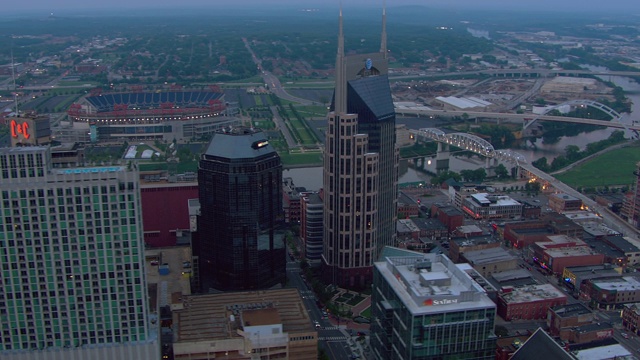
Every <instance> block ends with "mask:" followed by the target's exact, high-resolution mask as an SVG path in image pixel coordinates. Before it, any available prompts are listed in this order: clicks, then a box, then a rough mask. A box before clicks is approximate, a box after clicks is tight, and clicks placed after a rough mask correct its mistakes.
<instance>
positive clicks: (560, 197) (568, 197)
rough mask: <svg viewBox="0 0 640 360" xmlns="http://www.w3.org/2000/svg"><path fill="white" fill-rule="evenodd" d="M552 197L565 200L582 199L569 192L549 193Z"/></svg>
mask: <svg viewBox="0 0 640 360" xmlns="http://www.w3.org/2000/svg"><path fill="white" fill-rule="evenodd" d="M549 197H550V198H556V199H560V200H563V201H581V200H580V199H578V198H577V197H573V196H571V195H567V194H562V193H560V194H551V195H549Z"/></svg>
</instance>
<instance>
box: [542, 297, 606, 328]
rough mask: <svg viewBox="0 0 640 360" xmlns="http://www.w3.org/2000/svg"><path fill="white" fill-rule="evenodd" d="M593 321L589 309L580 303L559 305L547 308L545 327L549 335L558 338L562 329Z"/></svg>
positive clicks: (593, 316) (592, 315)
mask: <svg viewBox="0 0 640 360" xmlns="http://www.w3.org/2000/svg"><path fill="white" fill-rule="evenodd" d="M594 319H595V315H594V313H593V312H592V311H591V309H589V308H588V307H586V306H584V305H583V304H581V303H576V304H568V305H559V306H553V307H550V308H549V312H548V316H547V326H548V327H549V333H550V334H551V335H553V336H560V334H561V332H562V330H563V329H569V328H572V327H576V326H581V325H586V324H591V323H592V322H593V320H594Z"/></svg>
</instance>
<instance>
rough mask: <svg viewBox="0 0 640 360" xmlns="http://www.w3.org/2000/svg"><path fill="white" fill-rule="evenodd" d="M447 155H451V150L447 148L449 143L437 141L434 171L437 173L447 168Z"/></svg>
mask: <svg viewBox="0 0 640 360" xmlns="http://www.w3.org/2000/svg"><path fill="white" fill-rule="evenodd" d="M449 157H451V151H450V150H449V144H445V143H441V142H439V143H438V151H437V152H436V173H437V174H439V173H441V172H442V171H447V170H449Z"/></svg>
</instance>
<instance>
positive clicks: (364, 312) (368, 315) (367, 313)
mask: <svg viewBox="0 0 640 360" xmlns="http://www.w3.org/2000/svg"><path fill="white" fill-rule="evenodd" d="M360 316H362V317H366V318H368V319H371V306H369V307H368V308H366V309H364V310H362V312H361V313H360Z"/></svg>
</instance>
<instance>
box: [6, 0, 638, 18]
mask: <svg viewBox="0 0 640 360" xmlns="http://www.w3.org/2000/svg"><path fill="white" fill-rule="evenodd" d="M339 3H340V0H231V1H230V0H180V1H175V0H5V1H3V6H2V7H0V11H2V12H12V11H22V10H37V11H47V12H51V11H53V12H56V11H66V10H68V9H77V10H80V9H87V8H105V7H106V8H112V9H124V8H172V7H174V8H175V7H178V6H183V7H230V6H233V7H241V6H256V7H257V6H260V7H265V6H277V5H280V6H283V5H286V6H288V7H289V6H290V7H292V8H302V7H312V6H322V7H323V8H327V7H331V6H332V4H335V7H336V8H337V7H338V6H339ZM342 3H343V6H344V7H345V8H348V7H353V6H370V7H371V6H374V7H376V6H377V7H380V6H381V4H382V0H342ZM400 5H423V6H437V7H444V6H446V7H449V8H459V9H461V10H462V9H469V8H478V7H483V8H496V7H497V8H502V9H509V10H516V9H517V10H526V9H538V10H541V9H544V10H549V11H554V10H557V11H560V10H561V11H571V10H573V11H576V12H582V11H591V12H593V11H603V12H612V11H616V12H625V13H627V14H629V12H631V13H637V14H638V15H640V1H638V0H607V1H603V0H387V7H394V6H400Z"/></svg>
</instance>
